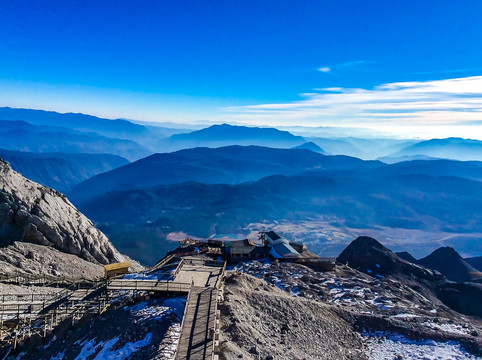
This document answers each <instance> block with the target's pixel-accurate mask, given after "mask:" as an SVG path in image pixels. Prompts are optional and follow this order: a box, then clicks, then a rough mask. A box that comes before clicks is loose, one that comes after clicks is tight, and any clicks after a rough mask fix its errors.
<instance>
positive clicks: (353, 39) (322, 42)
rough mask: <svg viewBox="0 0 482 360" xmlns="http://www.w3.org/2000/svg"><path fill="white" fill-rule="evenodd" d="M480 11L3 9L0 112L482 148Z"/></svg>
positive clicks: (174, 6)
mask: <svg viewBox="0 0 482 360" xmlns="http://www.w3.org/2000/svg"><path fill="white" fill-rule="evenodd" d="M253 9H256V11H253ZM187 10H189V11H187ZM481 10H482V4H481V3H480V2H476V1H468V2H464V4H463V5H460V4H455V3H451V2H445V3H440V2H437V3H436V5H435V4H431V3H430V2H428V3H423V4H421V3H420V2H416V1H408V2H404V3H403V6H402V5H400V4H395V3H387V2H384V1H374V2H371V3H369V4H359V3H357V2H352V1H341V2H336V3H335V2H315V1H308V2H305V3H302V4H299V5H298V6H296V7H293V6H292V5H291V4H290V3H288V2H281V3H280V2H271V1H265V2H261V3H259V2H256V3H249V2H247V3H243V4H204V5H201V4H192V3H189V4H185V3H183V2H176V3H157V2H146V3H143V4H140V5H138V6H137V7H136V9H135V12H136V16H132V7H131V6H130V4H129V3H128V2H122V1H121V2H116V4H115V6H113V4H111V3H110V2H102V3H99V4H93V3H88V4H82V5H80V4H75V3H71V2H62V1H54V2H49V3H46V4H42V3H41V2H40V3H28V2H25V3H8V2H6V3H2V4H1V5H0V13H2V14H3V16H2V18H3V21H2V22H1V23H0V34H1V35H2V39H4V41H2V43H1V44H0V52H2V53H4V54H8V56H2V57H0V99H1V100H0V106H9V107H16V108H32V109H42V110H50V111H58V112H62V113H65V112H79V113H85V114H90V115H95V116H99V117H103V118H126V119H134V120H137V121H149V122H160V123H162V122H172V123H174V124H175V123H179V124H185V123H188V124H191V123H195V124H199V123H207V124H211V123H225V122H226V123H231V124H239V125H249V126H271V127H287V128H289V127H294V126H303V127H306V128H311V127H320V126H326V127H341V128H344V127H348V128H350V127H354V128H364V129H372V130H373V131H374V132H375V133H389V134H396V135H398V137H401V138H423V139H426V138H442V137H448V136H457V137H463V138H472V139H479V140H482V131H481V126H480V125H481V123H482V90H481V89H482V67H481V66H480V64H481V63H482V49H481V48H480V46H478V45H477V44H478V42H479V40H480V38H481V37H482V28H481V27H480V26H479V25H478V24H479V18H478V14H480V12H481ZM46 15H48V16H46ZM447 24H451V26H447ZM455 28H457V31H453V30H452V29H455ZM59 29H62V31H59ZM462 33H463V36H460V34H462ZM19 45H21V46H19Z"/></svg>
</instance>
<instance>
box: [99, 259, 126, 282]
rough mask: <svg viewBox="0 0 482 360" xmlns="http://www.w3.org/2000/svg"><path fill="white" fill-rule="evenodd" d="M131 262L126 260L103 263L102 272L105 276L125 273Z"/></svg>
mask: <svg viewBox="0 0 482 360" xmlns="http://www.w3.org/2000/svg"><path fill="white" fill-rule="evenodd" d="M130 266H131V263H130V262H128V261H125V262H120V263H115V264H109V265H104V274H105V277H106V278H110V277H114V276H117V275H123V274H127V273H128V272H129V267H130Z"/></svg>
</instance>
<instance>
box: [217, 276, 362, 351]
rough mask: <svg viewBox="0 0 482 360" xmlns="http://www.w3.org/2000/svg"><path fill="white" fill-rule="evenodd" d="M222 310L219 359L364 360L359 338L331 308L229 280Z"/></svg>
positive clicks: (244, 279)
mask: <svg viewBox="0 0 482 360" xmlns="http://www.w3.org/2000/svg"><path fill="white" fill-rule="evenodd" d="M226 291H227V293H226V300H225V303H224V304H223V306H222V307H221V321H222V344H221V345H222V355H221V358H224V359H239V358H243V359H266V360H269V359H317V358H320V354H323V358H326V359H366V358H367V357H366V355H365V353H364V346H363V342H362V340H361V338H360V337H359V336H358V335H357V334H356V332H355V331H354V330H353V328H352V326H351V325H350V324H349V323H348V322H347V321H345V320H344V319H342V318H341V317H340V316H339V315H338V314H337V313H336V311H334V309H333V308H331V307H330V306H328V305H326V304H323V303H321V302H313V301H312V300H309V299H305V298H302V297H294V296H292V295H290V294H289V293H286V292H284V291H282V290H280V289H278V288H277V287H276V286H274V285H271V284H268V283H267V282H265V281H262V280H258V279H256V278H253V277H251V276H249V275H245V274H240V275H234V274H231V275H229V276H228V278H227V281H226Z"/></svg>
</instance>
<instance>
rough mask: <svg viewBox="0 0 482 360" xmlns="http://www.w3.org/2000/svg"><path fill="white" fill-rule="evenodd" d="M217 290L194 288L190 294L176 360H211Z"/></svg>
mask: <svg viewBox="0 0 482 360" xmlns="http://www.w3.org/2000/svg"><path fill="white" fill-rule="evenodd" d="M217 291H218V290H217V289H216V288H211V287H198V286H194V287H193V288H192V289H191V292H190V293H189V298H188V300H187V303H186V306H187V308H186V311H185V314H184V319H183V326H182V329H181V337H180V339H179V345H178V349H179V350H178V353H177V357H176V359H179V360H184V359H191V360H198V359H211V358H212V356H213V351H214V346H213V345H214V344H213V333H214V323H215V317H216V301H217Z"/></svg>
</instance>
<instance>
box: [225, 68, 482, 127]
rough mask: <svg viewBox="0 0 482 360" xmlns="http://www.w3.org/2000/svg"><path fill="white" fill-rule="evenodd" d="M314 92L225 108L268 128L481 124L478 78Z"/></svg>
mask: <svg viewBox="0 0 482 360" xmlns="http://www.w3.org/2000/svg"><path fill="white" fill-rule="evenodd" d="M315 91H317V92H315V93H309V94H302V97H303V99H302V100H300V101H293V102H287V103H273V104H258V105H249V106H242V107H230V108H227V110H228V111H229V114H230V116H231V117H233V118H235V119H237V120H238V121H249V122H257V123H264V124H267V125H269V124H271V125H276V124H284V125H288V124H289V125H292V124H294V123H297V124H300V125H307V126H320V125H330V126H332V125H334V126H366V127H394V126H400V125H402V126H415V125H417V126H433V125H437V126H439V125H467V124H473V125H475V124H476V122H480V121H481V120H482V76H472V77H465V78H455V79H445V80H435V81H425V82H417V81H413V82H395V83H388V84H382V85H379V86H376V87H374V88H373V89H361V88H323V89H316V90H315ZM479 124H480V123H479ZM479 131H480V132H481V134H480V136H482V130H481V129H479Z"/></svg>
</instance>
